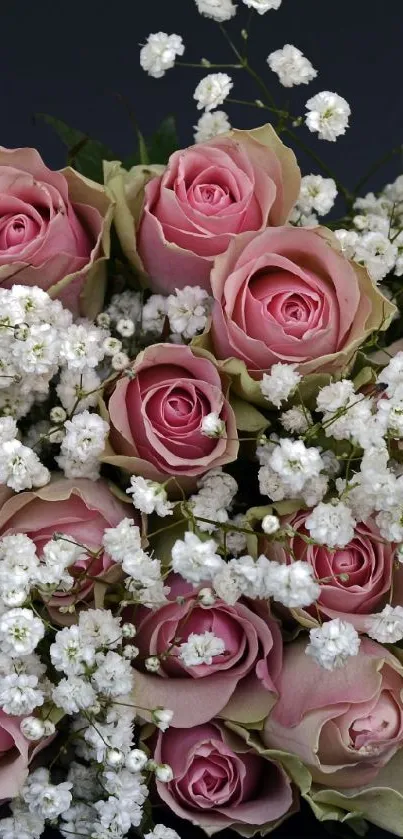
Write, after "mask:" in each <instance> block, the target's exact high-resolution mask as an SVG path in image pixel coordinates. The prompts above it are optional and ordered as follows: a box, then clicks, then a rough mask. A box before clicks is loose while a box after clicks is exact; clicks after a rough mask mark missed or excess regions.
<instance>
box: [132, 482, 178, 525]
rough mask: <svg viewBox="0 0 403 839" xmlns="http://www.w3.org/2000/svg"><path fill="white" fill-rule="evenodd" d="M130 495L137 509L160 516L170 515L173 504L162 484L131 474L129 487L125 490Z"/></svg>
mask: <svg viewBox="0 0 403 839" xmlns="http://www.w3.org/2000/svg"><path fill="white" fill-rule="evenodd" d="M126 492H127V493H128V494H130V495H131V496H132V501H133V504H134V506H135V507H136V508H137V510H140V511H141V512H142V513H147V514H148V515H150V514H151V513H157V515H158V516H161V517H162V518H163V517H164V516H172V512H173V508H174V504H173V503H172V502H171V501H168V496H167V493H166V490H165V487H164V486H163V484H159V483H157V482H156V481H151V480H148V479H146V478H143V477H141V476H136V475H132V477H131V478H130V487H129V488H128V489H127V490H126Z"/></svg>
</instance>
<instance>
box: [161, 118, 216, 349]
mask: <svg viewBox="0 0 403 839" xmlns="http://www.w3.org/2000/svg"><path fill="white" fill-rule="evenodd" d="M205 116H207V114H205ZM211 304H212V298H211V297H210V296H209V295H208V294H207V291H205V290H204V289H203V288H200V286H198V285H196V286H185V288H182V289H179V288H177V289H175V294H170V295H169V297H168V299H167V315H168V320H169V323H170V326H171V329H172V331H173V332H174V333H177V334H179V335H183V337H184V338H186V339H189V338H193V337H194V336H195V335H196V334H197V333H198V332H202V331H203V329H204V327H205V326H206V323H207V318H208V315H209V313H210V310H211Z"/></svg>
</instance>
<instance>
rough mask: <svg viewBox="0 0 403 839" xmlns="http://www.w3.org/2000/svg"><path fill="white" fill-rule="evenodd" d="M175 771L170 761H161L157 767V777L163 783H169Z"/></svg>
mask: <svg viewBox="0 0 403 839" xmlns="http://www.w3.org/2000/svg"><path fill="white" fill-rule="evenodd" d="M173 776H174V773H173V771H172V769H171V767H170V766H169V764H168V763H160V764H159V765H158V766H156V768H155V777H156V778H157V780H158V781H161V783H162V784H169V782H170V781H172V778H173Z"/></svg>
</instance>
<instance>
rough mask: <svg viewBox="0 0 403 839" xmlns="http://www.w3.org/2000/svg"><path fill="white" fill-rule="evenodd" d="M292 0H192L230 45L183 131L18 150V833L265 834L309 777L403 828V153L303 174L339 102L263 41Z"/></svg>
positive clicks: (14, 777)
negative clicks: (56, 153)
mask: <svg viewBox="0 0 403 839" xmlns="http://www.w3.org/2000/svg"><path fill="white" fill-rule="evenodd" d="M285 3H286V0H284V5H285ZM280 5H281V0H240V2H238V8H237V7H236V6H235V4H234V3H233V2H232V0H196V3H195V15H196V16H197V14H201V15H205V16H207V17H208V18H210V19H211V25H213V26H214V25H218V26H220V27H221V29H222V31H223V35H224V37H225V38H226V41H227V48H228V50H229V51H230V53H231V55H230V58H229V59H228V60H227V61H226V62H225V63H221V62H220V63H219V64H212V63H211V62H210V61H209V60H208V59H206V58H203V59H202V60H201V62H200V65H196V70H197V67H199V70H198V71H197V72H198V73H199V75H200V69H201V71H202V78H201V80H200V79H199V80H198V84H197V87H196V90H195V94H194V95H195V100H196V102H197V108H198V109H200V110H201V111H203V113H202V115H201V117H200V119H199V121H198V123H197V126H196V129H195V131H196V133H195V143H194V145H192V146H191V147H189V148H186V149H184V150H178V144H177V141H176V139H175V132H174V122H173V119H172V118H168V119H167V120H165V121H164V123H163V124H162V126H161V128H160V129H159V130H158V132H157V133H156V135H155V136H154V137H153V138H151V139H145V138H144V137H143V135H142V134H141V132H140V130H139V129H137V134H138V148H137V149H136V151H135V153H134V155H133V158H132V159H131V160H127V161H124V162H123V163H122V162H120V161H119V160H116V159H115V158H114V156H113V153H110V152H108V150H106V149H104V147H103V146H102V144H100V143H98V142H95V141H92V140H90V139H89V138H88V137H86V136H85V135H83V134H82V133H81V132H77V131H74V130H72V129H70V128H69V127H68V126H66V125H65V124H64V123H62V122H60V121H59V120H55V119H54V118H53V117H46V119H47V121H48V122H49V123H50V124H52V125H53V126H54V127H55V128H56V129H57V131H58V132H59V134H60V135H61V136H62V138H63V139H64V140H65V142H66V144H67V145H68V148H69V151H68V164H69V165H68V166H67V168H66V169H64V170H62V171H60V172H54V171H51V170H49V169H48V168H47V167H46V165H45V164H44V162H43V161H42V159H41V157H40V155H39V154H38V152H36V151H35V150H33V149H24V148H23V149H14V150H8V149H4V148H2V149H1V150H0V194H1V207H2V209H1V223H0V244H1V248H0V345H1V353H0V484H1V502H0V674H1V678H0V799H1V800H2V814H1V819H0V837H3V839H39V837H40V836H41V835H42V833H43V831H44V830H45V828H46V826H49V825H50V826H53V827H55V828H57V830H58V831H59V832H60V833H61V834H62V836H64V837H66V839H69V837H71V836H85V837H88V839H123V837H126V836H129V835H138V836H139V837H145V839H177V837H178V833H177V832H176V829H174V828H173V827H171V826H170V825H172V824H174V825H175V828H176V827H178V823H179V824H182V825H183V823H184V822H186V821H187V822H191V823H192V824H193V825H198V826H200V827H201V828H202V829H203V830H204V831H205V832H206V833H207V835H212V834H214V833H217V832H219V831H221V830H223V829H225V828H232V829H233V830H235V831H237V832H238V833H239V834H241V835H242V836H246V837H249V836H253V835H254V834H261V835H265V834H267V833H268V832H270V831H273V830H275V829H276V827H277V826H278V825H280V824H281V823H282V822H283V821H284V820H285V819H286V818H287V817H288V816H290V815H291V814H293V813H295V812H297V810H298V809H299V806H300V802H301V801H302V800H303V801H305V802H307V804H308V805H309V806H310V807H311V808H312V811H313V813H314V814H315V816H316V817H317V818H318V819H319V820H321V821H324V822H327V821H330V822H335V821H338V822H341V823H345V824H347V825H348V826H349V827H350V828H352V829H353V830H354V831H356V833H358V834H359V835H363V833H364V832H365V829H366V827H367V825H368V823H369V822H373V823H375V824H377V825H380V826H382V827H384V828H386V829H387V830H390V831H392V832H393V833H395V834H397V835H399V836H402V835H403V827H402V825H403V748H402V747H403V644H402V642H403V326H402V317H401V313H400V310H401V306H402V296H401V292H402V285H401V276H402V275H403V176H402V175H400V176H399V177H397V180H396V181H395V182H394V183H391V184H388V185H387V186H385V187H384V189H383V190H382V191H381V192H380V193H378V194H374V193H372V192H369V193H368V194H365V191H364V190H363V188H364V186H365V185H366V183H367V180H368V178H369V177H370V176H371V175H372V174H373V173H374V171H375V167H374V168H373V169H372V170H371V172H370V173H368V175H364V176H363V177H362V178H361V179H360V182H359V183H358V185H357V188H356V189H355V190H354V191H351V190H349V189H347V188H345V187H343V185H342V184H341V183H340V182H339V180H338V179H337V178H335V177H334V176H333V175H332V173H331V172H329V169H328V166H327V164H326V163H324V162H323V161H322V160H321V157H320V156H318V155H317V154H316V152H313V158H314V161H315V171H314V172H313V173H311V174H309V173H308V174H306V175H304V176H303V177H301V173H300V170H299V167H298V164H297V160H296V157H295V154H294V151H292V149H291V148H290V147H289V144H291V145H292V146H293V147H294V148H296V149H298V147H300V146H302V148H303V149H304V153H305V154H307V153H308V152H309V145H307V141H306V140H304V139H301V136H302V138H304V136H305V135H307V136H308V134H307V130H308V132H314V133H316V134H317V135H318V136H319V138H320V139H321V140H323V142H324V143H325V144H326V141H335V140H336V139H337V138H338V137H339V136H340V135H343V134H344V133H345V131H346V129H347V127H348V121H349V116H350V108H349V105H348V103H347V102H346V100H345V99H344V98H343V97H341V96H340V95H339V94H336V93H333V92H329V91H320V92H316V93H314V95H312V96H311V98H309V99H308V101H307V104H306V112H305V116H304V117H303V116H302V117H301V116H298V115H295V114H294V113H291V112H290V110H289V106H287V107H281V108H280V107H278V105H277V104H276V102H275V100H274V99H273V95H272V93H271V91H270V88H269V87H268V86H267V82H266V78H265V79H263V78H262V77H261V76H260V75H259V74H258V73H257V72H256V70H255V69H254V67H253V63H252V62H251V61H250V58H249V57H248V56H249V53H250V47H249V43H250V27H251V26H253V25H256V18H257V16H259V15H260V16H262V17H261V18H258V19H259V20H261V22H262V23H263V24H264V23H266V20H267V25H268V26H269V19H270V14H272V13H274V11H275V10H276V9H278V8H279V7H280ZM266 13H267V15H268V17H267V18H266V17H265V15H266ZM235 16H236V19H235V20H234V21H231V22H230V24H229V26H227V22H229V21H230V19H231V18H234V17H235ZM238 20H240V21H241V23H240V27H239V29H240V31H238V30H237V39H235V40H233V39H232V31H233V30H234V31H235V29H234V27H236V26H237V25H238ZM229 33H231V34H229ZM183 53H184V44H183V41H182V39H181V37H180V36H178V35H176V34H170V35H169V34H167V33H164V32H157V33H153V34H151V35H150V36H149V38H148V39H147V42H146V43H145V44H144V45H143V46H142V48H141V51H140V61H141V64H142V67H143V68H144V70H145V71H146V72H148V73H149V74H150V75H151V76H154V77H155V78H159V77H161V76H163V75H164V73H165V72H167V71H170V70H171V68H172V67H173V65H174V64H175V63H176V64H177V65H178V67H177V70H176V71H175V72H179V70H180V66H181V65H184V66H185V67H187V66H189V65H187V64H186V62H184V61H183V60H182V56H183ZM231 61H232V63H231ZM268 65H269V67H268V69H267V76H268V79H269V80H268V84H270V73H274V74H277V76H278V79H279V81H280V83H281V85H283V86H284V87H285V88H291V87H295V86H298V85H305V84H308V83H309V84H316V83H315V82H314V80H315V78H316V75H317V72H316V70H315V69H314V67H313V66H312V64H311V62H310V61H309V60H308V58H306V57H305V56H304V55H303V54H302V53H301V51H300V50H299V49H298V48H297V47H295V46H293V45H289V44H286V45H285V46H284V47H283V48H282V49H278V50H275V51H274V52H272V53H271V54H270V55H269V57H268ZM192 66H194V65H191V67H192ZM228 71H230V72H228ZM189 72H190V70H189ZM242 72H243V73H246V74H248V75H249V76H250V79H251V85H256V88H255V89H254V92H255V94H256V95H257V97H258V98H257V99H254V98H252V99H251V100H250V101H249V100H246V101H245V102H244V104H245V107H247V108H249V109H250V108H251V107H252V106H253V107H256V108H257V110H259V111H260V112H261V113H260V119H257V120H256V121H257V122H259V123H260V124H259V127H256V128H253V129H250V130H239V129H235V128H232V127H231V125H230V122H229V117H228V116H227V113H226V112H225V111H222V110H220V109H219V108H220V106H221V105H222V104H223V103H224V102H226V103H227V104H228V105H229V106H230V105H231V101H234V100H232V98H231V97H232V88H233V87H235V84H236V74H237V73H242ZM252 96H253V94H252ZM235 101H237V100H235ZM263 112H264V113H263ZM261 117H264V119H261ZM262 123H263V124H262ZM398 151H399V149H397V150H396V149H395V150H393V151H392V152H391V157H393V156H394V155H395V154H396V153H397V152H398ZM318 170H319V171H318ZM336 200H337V202H338V204H339V205H341V204H342V203H343V202H344V208H343V210H342V215H341V217H339V218H334V214H333V217H331V220H330V221H329V223H328V225H327V226H323V225H322V222H321V218H322V216H324V215H326V214H327V213H329V212H330V211H331V210H332V207H333V205H334V203H335V201H336ZM175 817H178V819H179V820H182V821H181V822H179V821H178V820H177V821H175ZM172 819H174V820H173V821H172ZM178 830H179V831H180V827H178Z"/></svg>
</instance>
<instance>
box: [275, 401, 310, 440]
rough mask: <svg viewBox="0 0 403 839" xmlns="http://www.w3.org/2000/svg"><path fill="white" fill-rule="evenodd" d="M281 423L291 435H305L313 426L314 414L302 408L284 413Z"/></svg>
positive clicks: (298, 407)
mask: <svg viewBox="0 0 403 839" xmlns="http://www.w3.org/2000/svg"><path fill="white" fill-rule="evenodd" d="M280 422H281V425H282V426H283V428H284V429H285V430H286V431H288V432H289V433H290V434H305V432H306V431H308V428H309V427H310V426H311V425H313V419H312V414H311V413H310V411H308V409H307V408H303V407H302V406H296V407H295V408H290V409H289V410H288V411H284V413H283V414H281V416H280Z"/></svg>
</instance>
